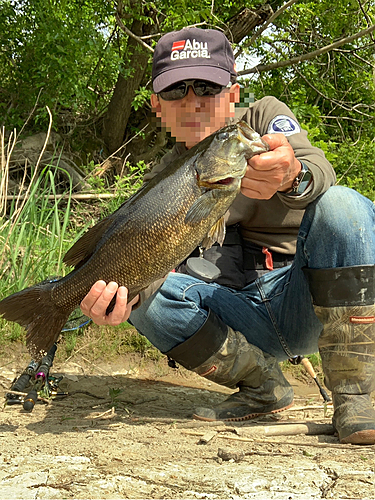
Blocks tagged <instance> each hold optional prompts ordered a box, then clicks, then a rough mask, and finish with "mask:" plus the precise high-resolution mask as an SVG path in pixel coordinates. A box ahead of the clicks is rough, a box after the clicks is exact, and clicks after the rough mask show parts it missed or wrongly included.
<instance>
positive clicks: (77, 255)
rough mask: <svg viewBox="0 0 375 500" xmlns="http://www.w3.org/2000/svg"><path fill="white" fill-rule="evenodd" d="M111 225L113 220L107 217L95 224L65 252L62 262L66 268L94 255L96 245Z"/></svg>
mask: <svg viewBox="0 0 375 500" xmlns="http://www.w3.org/2000/svg"><path fill="white" fill-rule="evenodd" d="M112 223H113V218H112V217H111V216H109V217H106V218H105V219H103V220H101V221H100V222H98V223H97V224H95V226H93V227H92V228H91V229H89V230H88V231H87V232H86V233H85V234H84V235H83V236H82V237H81V238H80V239H79V240H78V241H76V242H75V243H74V245H73V246H72V247H71V248H70V249H69V250H68V251H67V252H66V254H65V255H64V258H63V262H64V263H65V264H66V265H67V266H77V265H78V264H82V263H83V262H85V261H86V260H87V259H88V258H89V257H91V255H92V254H93V253H94V251H95V248H96V245H97V244H98V242H99V240H100V239H101V238H102V236H103V234H104V233H105V231H106V230H107V229H108V227H109V226H110V225H111V224H112Z"/></svg>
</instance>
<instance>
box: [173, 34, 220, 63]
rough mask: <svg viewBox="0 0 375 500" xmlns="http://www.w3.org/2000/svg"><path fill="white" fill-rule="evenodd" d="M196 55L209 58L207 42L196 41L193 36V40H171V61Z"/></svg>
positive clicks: (195, 56) (193, 57)
mask: <svg viewBox="0 0 375 500" xmlns="http://www.w3.org/2000/svg"><path fill="white" fill-rule="evenodd" d="M197 57H204V58H205V59H210V57H211V55H210V53H209V52H208V46H207V42H197V41H196V40H195V38H194V39H193V41H191V40H189V38H188V39H187V40H180V41H178V42H173V45H172V51H171V60H172V61H176V60H178V59H189V58H192V59H196V58H197Z"/></svg>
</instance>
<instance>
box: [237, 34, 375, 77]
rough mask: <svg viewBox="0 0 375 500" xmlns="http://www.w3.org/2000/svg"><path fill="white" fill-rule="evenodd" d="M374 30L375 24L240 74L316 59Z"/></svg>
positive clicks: (245, 70) (239, 73)
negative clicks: (317, 47)
mask: <svg viewBox="0 0 375 500" xmlns="http://www.w3.org/2000/svg"><path fill="white" fill-rule="evenodd" d="M373 31H375V24H373V25H372V26H370V27H368V28H366V29H364V30H362V31H359V32H358V33H355V34H354V35H351V36H348V37H346V38H341V40H337V41H336V42H334V43H331V44H330V45H326V46H325V47H322V48H321V49H318V50H314V51H313V52H309V53H308V54H303V55H301V56H298V57H292V59H288V60H286V61H279V62H276V63H271V64H258V65H257V66H254V68H251V69H244V70H242V71H239V72H238V75H239V76H242V75H249V74H251V73H260V72H261V71H269V70H271V69H276V68H284V67H286V66H292V65H293V64H296V63H300V62H302V61H307V60H309V59H314V57H318V56H320V55H322V54H325V53H326V52H329V51H330V50H333V49H336V48H337V47H340V46H341V45H343V44H345V43H350V42H352V41H353V40H357V39H358V38H361V37H363V36H366V35H368V34H370V33H372V32H373Z"/></svg>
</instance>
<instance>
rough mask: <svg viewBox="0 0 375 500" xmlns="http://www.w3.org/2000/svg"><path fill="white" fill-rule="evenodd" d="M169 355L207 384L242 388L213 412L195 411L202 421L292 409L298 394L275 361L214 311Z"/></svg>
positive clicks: (252, 416)
mask: <svg viewBox="0 0 375 500" xmlns="http://www.w3.org/2000/svg"><path fill="white" fill-rule="evenodd" d="M167 355H168V356H169V357H171V358H172V359H174V360H175V361H177V362H178V363H180V364H181V365H182V366H184V367H185V368H187V369H189V370H192V371H194V372H196V373H198V374H199V375H201V376H202V377H205V378H206V379H208V380H212V381H213V382H216V383H217V384H221V385H225V386H226V387H230V388H236V387H238V388H239V391H238V392H236V393H234V394H232V395H231V396H229V398H227V399H226V400H225V401H223V402H222V403H220V404H219V405H217V406H215V407H214V408H196V410H195V413H194V417H195V418H197V419H200V420H208V421H213V420H228V421H240V420H247V419H250V418H254V417H257V416H259V415H264V414H268V413H276V412H279V411H282V410H285V409H287V408H289V407H290V406H292V404H293V389H292V387H291V386H290V384H289V382H288V381H287V380H286V379H285V377H284V375H283V373H282V371H281V369H280V366H279V364H278V362H277V361H276V358H274V357H273V356H271V355H269V354H266V353H264V352H263V351H262V350H261V349H259V348H258V347H256V346H254V345H252V344H249V343H248V341H247V340H246V338H245V337H244V335H242V333H240V332H236V331H234V330H232V328H230V327H228V326H227V325H225V324H224V323H223V321H222V320H221V319H220V318H218V317H217V316H216V315H215V314H214V313H212V311H210V313H209V315H208V317H207V320H206V322H205V323H204V325H203V326H202V327H201V328H200V330H198V332H196V333H195V334H194V335H193V336H192V337H190V338H189V339H188V340H187V341H185V342H183V343H182V344H180V345H179V346H177V347H175V348H174V349H172V350H171V351H169V352H168V353H167Z"/></svg>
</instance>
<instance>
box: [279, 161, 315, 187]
mask: <svg viewBox="0 0 375 500" xmlns="http://www.w3.org/2000/svg"><path fill="white" fill-rule="evenodd" d="M300 163H301V167H302V168H301V172H300V173H299V174H298V175H297V177H296V178H295V179H294V181H293V185H292V190H291V191H289V193H285V194H286V195H288V196H299V195H301V194H303V193H304V192H305V191H306V189H307V187H308V186H309V185H310V183H311V181H312V178H313V176H312V173H311V172H310V170H309V168H308V167H307V165H305V164H304V163H303V161H301V160H300Z"/></svg>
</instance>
